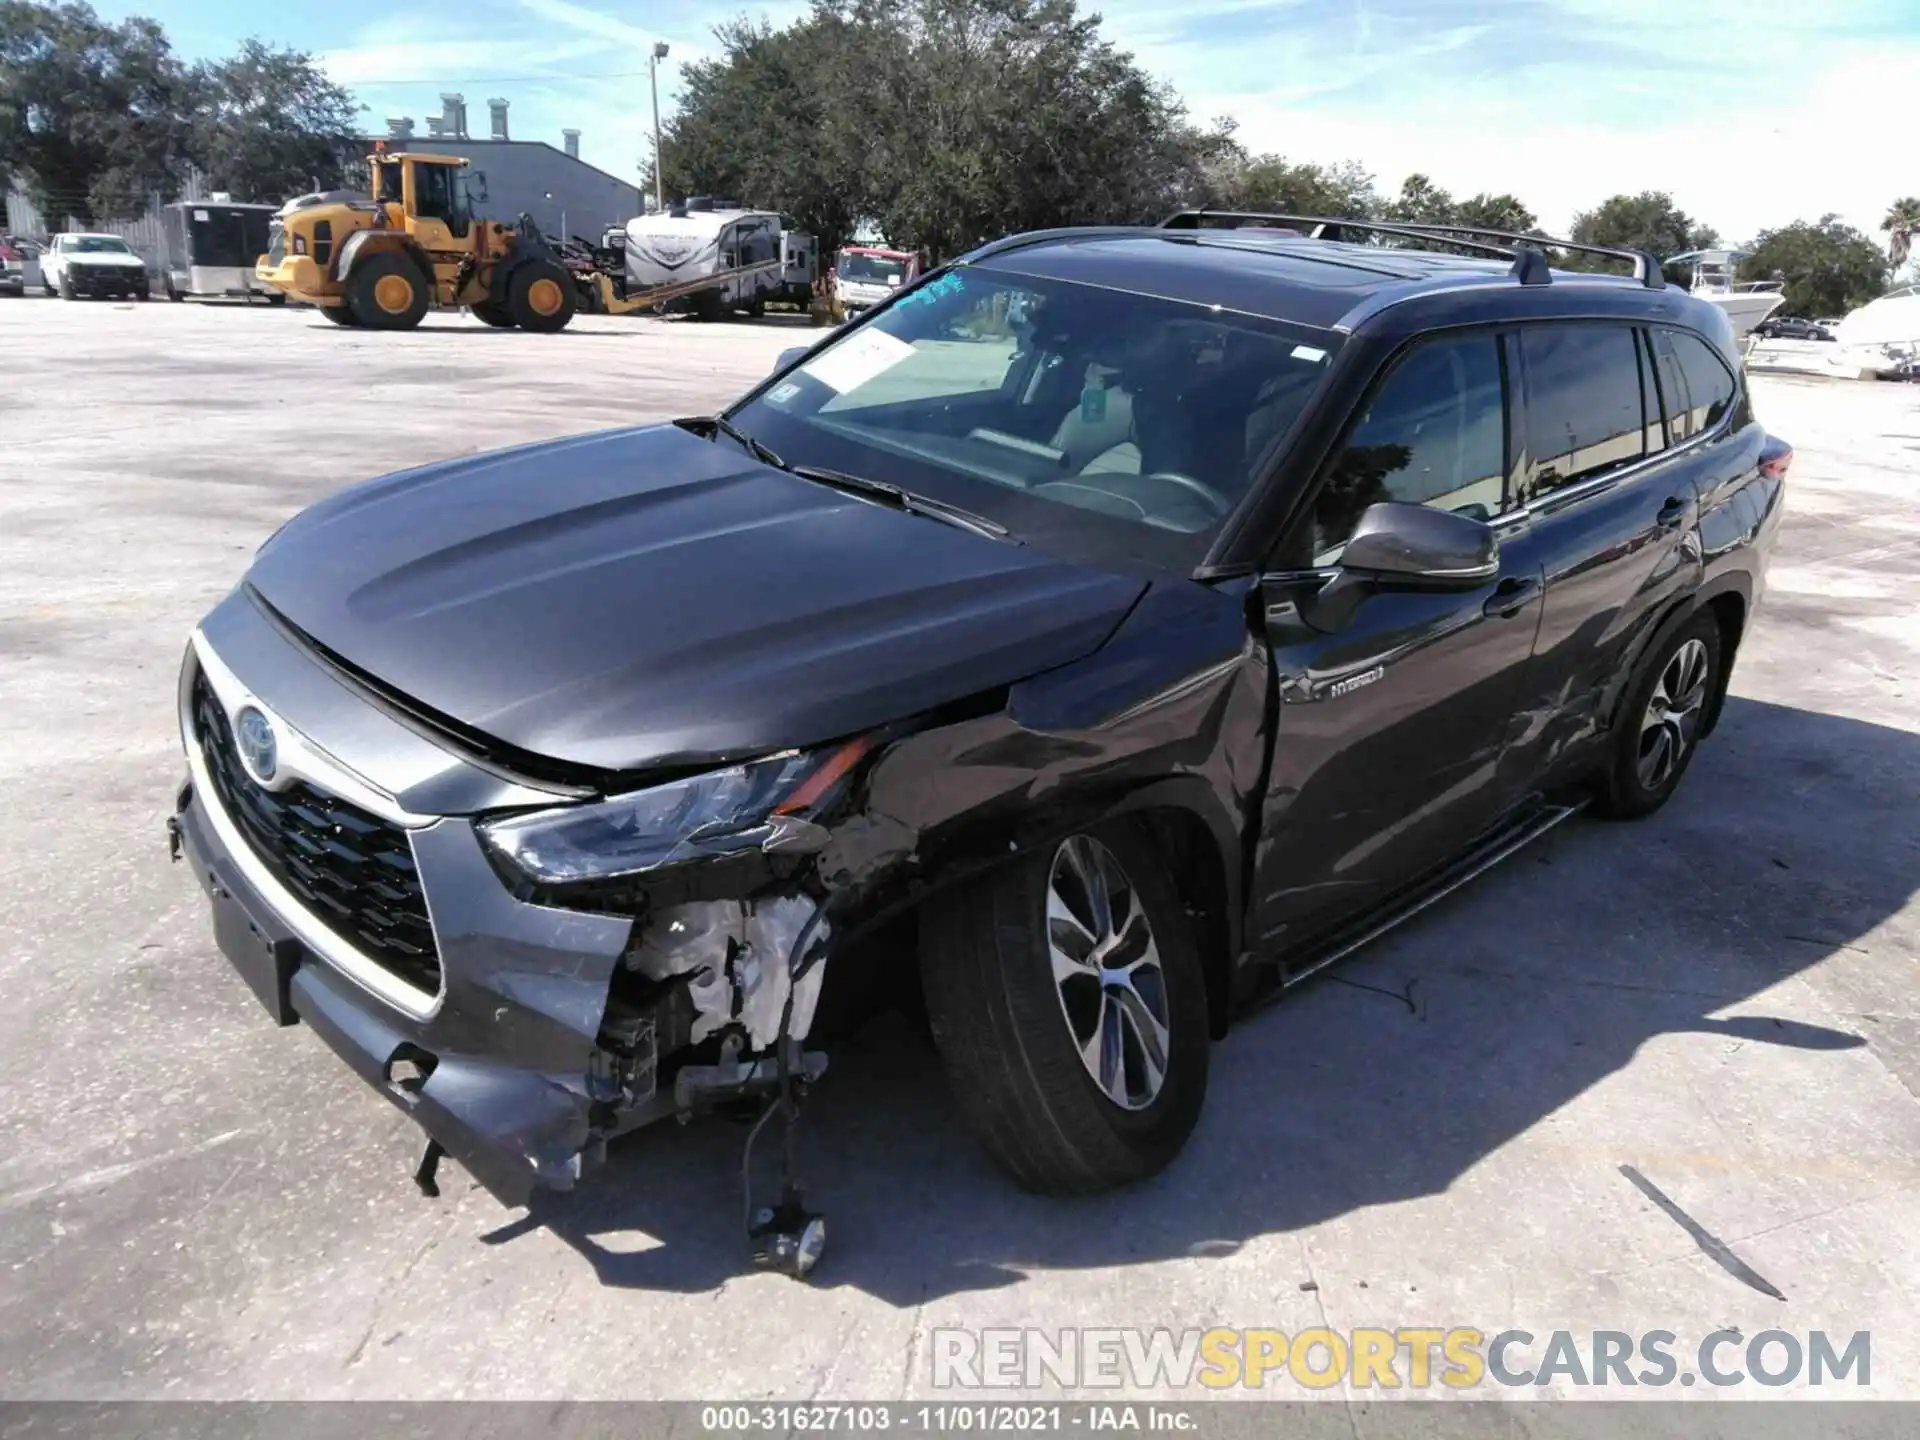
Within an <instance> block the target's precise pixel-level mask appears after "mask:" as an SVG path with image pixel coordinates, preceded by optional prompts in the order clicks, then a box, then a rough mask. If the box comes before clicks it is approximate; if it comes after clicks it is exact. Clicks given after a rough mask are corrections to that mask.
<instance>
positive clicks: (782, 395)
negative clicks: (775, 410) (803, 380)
mask: <svg viewBox="0 0 1920 1440" xmlns="http://www.w3.org/2000/svg"><path fill="white" fill-rule="evenodd" d="M799 393H800V387H799V386H798V385H796V384H794V383H793V381H791V380H783V381H781V382H780V383H779V384H778V385H776V386H774V387H773V389H771V390H769V391H768V392H767V401H768V403H769V404H773V405H784V404H786V403H787V402H788V401H789V400H791V399H793V397H794V396H796V395H798V394H799Z"/></svg>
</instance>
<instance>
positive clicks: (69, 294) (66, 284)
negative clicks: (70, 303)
mask: <svg viewBox="0 0 1920 1440" xmlns="http://www.w3.org/2000/svg"><path fill="white" fill-rule="evenodd" d="M60 298H61V299H62V300H77V299H79V298H80V297H79V296H78V295H76V294H74V293H73V282H72V281H71V280H69V279H67V277H66V276H64V275H62V276H61V277H60Z"/></svg>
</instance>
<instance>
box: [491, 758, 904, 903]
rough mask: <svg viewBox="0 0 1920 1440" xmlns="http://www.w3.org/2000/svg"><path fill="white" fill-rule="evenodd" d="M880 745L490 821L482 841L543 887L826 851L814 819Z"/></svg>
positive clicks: (763, 763)
mask: <svg viewBox="0 0 1920 1440" xmlns="http://www.w3.org/2000/svg"><path fill="white" fill-rule="evenodd" d="M870 748H871V742H870V741H869V740H868V739H866V738H861V739H857V740H851V741H848V742H847V743H846V744H844V745H840V746H836V747H829V748H827V749H824V750H793V751H787V752H785V753H783V754H780V755H774V756H770V757H768V758H767V759H764V760H756V761H753V762H750V763H748V764H745V765H735V766H732V767H730V768H728V769H725V770H712V771H708V772H707V773H705V774H702V775H691V776H688V777H687V778H686V779H684V780H675V781H671V782H670V783H668V784H665V785H656V786H653V787H651V788H649V789H646V790H635V791H632V792H630V793H628V794H625V795H615V796H611V797H609V798H608V799H605V800H600V801H596V802H595V803H593V804H590V805H571V806H567V807H566V808H564V809H557V810H540V811H536V812H534V813H532V814H528V815H513V816H508V817H506V818H504V819H500V820H493V821H489V822H487V823H485V824H483V825H481V826H480V827H479V829H480V837H481V839H482V840H483V841H485V843H486V844H487V846H488V847H489V848H490V849H492V850H493V852H494V853H495V854H497V855H498V856H500V858H501V859H503V860H505V861H506V862H507V863H508V864H510V865H511V866H513V868H514V869H516V870H518V871H519V872H520V873H521V874H523V875H525V876H527V877H528V878H529V879H531V880H534V881H536V882H538V883H540V884H543V885H572V884H577V883H579V882H581V881H590V880H617V879H621V878H623V877H626V876H630V875H643V874H646V873H647V872H648V871H652V870H658V869H661V868H662V867H664V866H669V865H678V864H681V863H683V862H685V861H688V860H698V859H707V858H712V857H715V856H721V855H734V854H739V853H740V852H742V851H745V850H755V849H759V850H783V849H785V850H806V849H808V848H817V845H818V843H819V842H821V841H824V839H825V835H824V833H823V832H821V831H820V830H819V829H818V827H817V826H814V825H812V824H811V823H810V822H809V821H808V820H807V818H806V817H807V815H808V814H809V813H811V812H813V811H815V810H817V809H818V808H819V807H820V806H821V805H822V804H823V803H824V802H825V801H826V800H827V799H828V798H829V797H830V796H831V795H832V793H833V792H834V791H835V790H836V789H837V788H838V786H839V784H840V782H841V781H842V780H843V779H844V778H845V777H846V775H847V773H848V772H849V771H850V770H852V768H853V767H854V765H855V764H856V763H858V761H859V760H860V758H861V757H862V756H863V755H864V754H866V752H867V750H868V749H870ZM816 837H817V838H816Z"/></svg>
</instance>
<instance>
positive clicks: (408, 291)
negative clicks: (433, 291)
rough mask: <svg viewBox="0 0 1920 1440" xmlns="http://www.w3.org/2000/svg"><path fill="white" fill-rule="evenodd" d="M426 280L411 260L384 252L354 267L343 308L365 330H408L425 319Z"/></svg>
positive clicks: (390, 252)
mask: <svg viewBox="0 0 1920 1440" xmlns="http://www.w3.org/2000/svg"><path fill="white" fill-rule="evenodd" d="M430 298H431V297H430V296H429V294H428V291H427V278H426V276H424V275H422V274H421V273H420V269H419V267H418V266H416V265H415V264H414V263H413V261H411V260H409V259H408V258H407V257H406V256H404V255H396V254H394V253H393V252H392V251H388V252H386V253H385V254H382V255H371V256H369V257H368V258H367V259H365V260H363V261H361V262H360V264H358V265H356V266H355V267H354V271H353V275H352V276H351V277H350V278H349V279H348V281H347V305H348V307H349V308H350V309H351V310H352V311H353V318H354V319H355V320H357V321H359V322H360V324H362V325H364V326H365V327H366V328H367V329H369V330H411V329H413V328H414V327H415V326H416V325H418V324H419V323H420V322H421V320H422V319H424V318H425V317H426V313H427V302H428V300H429V299H430Z"/></svg>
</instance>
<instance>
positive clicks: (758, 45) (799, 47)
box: [641, 12, 877, 249]
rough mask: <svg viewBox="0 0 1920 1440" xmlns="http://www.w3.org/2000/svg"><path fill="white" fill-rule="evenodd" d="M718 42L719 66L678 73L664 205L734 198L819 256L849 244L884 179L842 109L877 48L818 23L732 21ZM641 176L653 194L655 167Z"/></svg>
mask: <svg viewBox="0 0 1920 1440" xmlns="http://www.w3.org/2000/svg"><path fill="white" fill-rule="evenodd" d="M714 34H715V37H716V38H717V39H718V40H719V42H720V54H719V56H717V57H716V58H714V59H712V60H704V61H699V62H696V63H694V64H691V65H686V66H683V67H682V68H681V71H680V85H681V96H680V105H679V109H678V111H677V112H676V113H675V114H674V115H673V116H672V117H671V118H670V119H668V120H667V121H665V122H664V123H663V124H662V126H661V163H662V166H663V168H664V170H665V179H666V184H665V186H664V189H665V192H666V194H667V195H668V197H669V198H670V199H671V198H673V197H677V196H687V195H727V196H735V197H738V198H739V199H741V200H743V201H745V202H746V203H748V204H752V205H758V206H765V207H767V208H770V209H776V210H780V211H782V212H783V213H785V214H786V215H788V216H789V217H791V218H792V219H793V220H794V221H795V222H796V223H797V224H798V225H800V226H801V227H802V228H803V229H805V230H807V231H808V232H810V233H811V234H813V235H814V236H815V237H817V238H818V240H819V241H820V243H821V245H822V247H823V248H826V249H830V248H831V247H834V246H837V245H839V244H841V243H843V242H844V241H845V240H846V239H847V237H848V236H850V235H851V234H852V233H853V230H854V227H855V225H856V224H857V223H858V221H859V219H860V218H861V216H862V215H863V214H864V213H865V212H866V208H867V207H868V206H869V205H870V204H871V203H872V198H873V194H874V188H873V187H874V182H875V180H876V179H877V177H876V176H875V174H874V173H873V170H872V169H871V168H870V167H869V166H868V165H867V164H866V163H864V162H865V161H866V160H868V159H869V158H870V156H869V154H868V153H867V152H866V150H865V148H864V147H863V146H862V145H861V144H860V143H859V142H860V139H861V137H860V134H859V127H858V124H857V122H856V120H855V118H854V117H853V116H852V115H851V114H849V113H848V112H847V111H846V110H845V109H844V108H842V106H841V103H840V102H841V101H842V100H843V99H845V98H847V97H848V96H849V95H850V93H851V91H852V88H853V84H854V78H855V67H857V65H858V63H859V59H860V56H859V53H858V51H857V48H856V47H857V46H858V45H859V44H860V42H861V41H862V40H863V39H866V38H870V37H863V36H858V35H855V34H852V33H850V27H848V26H847V24H846V22H845V21H844V20H842V19H841V18H839V17H837V16H833V15H826V14H821V13H818V12H816V13H815V14H813V15H811V16H808V17H806V18H804V19H802V20H800V21H798V22H797V23H795V24H793V25H790V26H788V27H787V28H785V29H782V30H775V29H773V28H772V26H770V25H768V24H767V23H766V22H765V21H762V22H760V23H758V24H753V23H750V22H747V21H744V20H737V21H733V22H730V23H728V24H725V25H722V26H720V27H719V28H718V29H716V30H715V32H714ZM641 171H642V176H643V179H642V182H641V183H642V185H643V186H644V187H645V188H646V189H647V190H648V191H649V192H651V191H652V189H653V167H652V162H651V157H649V159H648V160H647V161H645V162H643V164H642V166H641Z"/></svg>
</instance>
